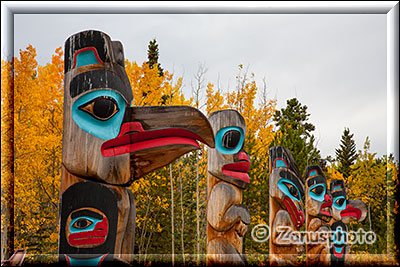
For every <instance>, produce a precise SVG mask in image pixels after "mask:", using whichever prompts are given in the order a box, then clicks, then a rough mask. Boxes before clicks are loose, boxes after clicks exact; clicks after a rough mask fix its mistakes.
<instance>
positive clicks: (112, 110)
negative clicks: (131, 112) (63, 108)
mask: <svg viewBox="0 0 400 267" xmlns="http://www.w3.org/2000/svg"><path fill="white" fill-rule="evenodd" d="M78 109H80V110H83V111H86V112H87V113H89V115H91V116H93V117H94V118H95V119H98V120H102V121H105V120H108V119H110V118H111V117H112V116H114V115H115V114H116V113H117V112H118V111H119V108H118V104H117V102H116V101H115V100H114V98H112V97H109V96H99V97H97V98H95V99H93V100H92V101H91V102H89V103H85V104H83V105H82V106H80V107H78Z"/></svg>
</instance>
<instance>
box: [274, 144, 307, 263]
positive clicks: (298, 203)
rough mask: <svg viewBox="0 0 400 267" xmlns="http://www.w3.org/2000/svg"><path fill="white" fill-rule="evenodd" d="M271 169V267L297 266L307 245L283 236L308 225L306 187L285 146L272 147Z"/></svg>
mask: <svg viewBox="0 0 400 267" xmlns="http://www.w3.org/2000/svg"><path fill="white" fill-rule="evenodd" d="M269 169H270V176H269V197H270V199H269V200H270V201H269V226H270V232H271V236H270V241H269V248H270V252H269V253H270V254H269V255H270V258H269V261H270V265H297V264H298V261H297V256H299V255H300V254H301V253H302V252H303V251H304V244H303V243H302V242H300V241H299V242H297V243H294V242H292V240H293V239H291V240H290V241H287V240H282V238H281V237H282V236H287V235H285V233H286V234H287V233H290V232H293V231H298V230H300V227H301V226H302V225H303V224H304V213H303V206H302V198H303V196H304V184H303V181H302V179H301V175H300V173H299V170H298V168H297V166H296V164H295V162H294V159H293V156H292V155H291V153H290V151H289V150H287V149H286V148H284V147H281V146H277V147H272V148H270V150H269Z"/></svg>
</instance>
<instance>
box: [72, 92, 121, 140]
mask: <svg viewBox="0 0 400 267" xmlns="http://www.w3.org/2000/svg"><path fill="white" fill-rule="evenodd" d="M125 107H126V102H125V100H124V98H123V97H122V96H121V94H120V93H118V92H116V91H113V90H106V89H103V90H95V91H91V92H89V93H87V94H84V95H82V96H81V97H79V98H78V99H77V100H76V101H75V102H74V103H73V105H72V111H71V112H72V119H73V120H74V121H75V123H76V124H77V125H78V126H79V127H80V128H81V129H82V130H84V131H85V132H87V133H89V134H91V135H94V136H96V137H98V138H100V139H103V140H109V139H113V138H115V137H117V136H118V134H119V131H120V128H121V124H122V120H123V118H124V112H125Z"/></svg>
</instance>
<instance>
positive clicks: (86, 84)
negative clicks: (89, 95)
mask: <svg viewBox="0 0 400 267" xmlns="http://www.w3.org/2000/svg"><path fill="white" fill-rule="evenodd" d="M101 88H111V89H113V90H116V91H118V92H120V93H121V94H122V95H123V96H124V98H125V99H126V100H128V101H129V100H130V99H131V97H130V96H129V88H127V87H126V86H125V84H124V82H123V81H122V79H121V78H120V77H119V76H118V75H117V74H116V73H114V72H112V71H109V70H104V69H99V70H92V71H87V72H84V73H81V74H79V75H77V76H76V77H74V78H73V79H72V81H71V83H70V86H69V92H70V95H71V97H72V98H74V97H76V96H77V95H80V94H82V93H84V92H86V91H89V90H92V89H101Z"/></svg>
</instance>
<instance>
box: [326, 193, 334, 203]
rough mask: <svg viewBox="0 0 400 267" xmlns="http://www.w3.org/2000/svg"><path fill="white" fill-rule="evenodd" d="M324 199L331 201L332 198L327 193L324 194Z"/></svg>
mask: <svg viewBox="0 0 400 267" xmlns="http://www.w3.org/2000/svg"><path fill="white" fill-rule="evenodd" d="M325 201H326V202H332V199H331V197H330V196H329V195H328V194H326V195H325Z"/></svg>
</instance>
